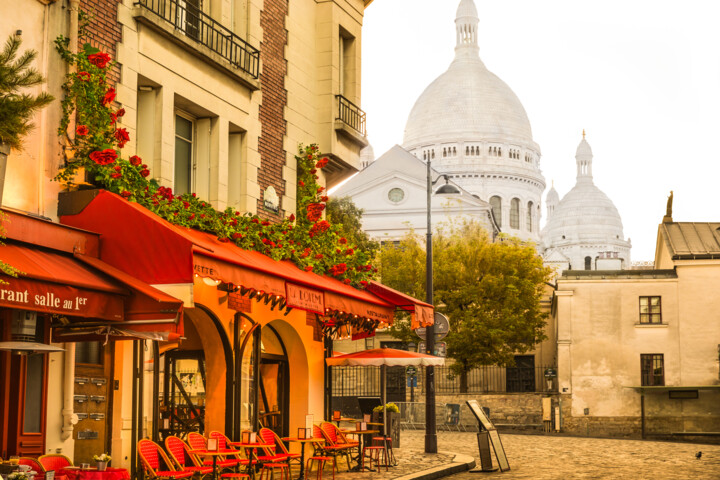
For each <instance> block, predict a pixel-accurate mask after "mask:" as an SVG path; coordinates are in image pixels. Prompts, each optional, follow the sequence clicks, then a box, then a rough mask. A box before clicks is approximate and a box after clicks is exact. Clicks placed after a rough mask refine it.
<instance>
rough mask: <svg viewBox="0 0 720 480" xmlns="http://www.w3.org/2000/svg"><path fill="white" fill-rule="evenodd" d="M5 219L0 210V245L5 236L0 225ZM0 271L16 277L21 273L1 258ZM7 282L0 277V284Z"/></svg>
mask: <svg viewBox="0 0 720 480" xmlns="http://www.w3.org/2000/svg"><path fill="white" fill-rule="evenodd" d="M4 220H5V214H4V213H2V212H0V246H2V245H5V244H4V243H3V242H2V239H4V238H5V229H4V228H3V226H2V223H3V221H4ZM0 273H4V274H5V275H10V276H11V277H17V276H18V273H22V272H21V271H20V270H18V269H17V268H15V267H13V266H12V265H9V264H7V263H5V262H3V261H2V260H0ZM6 283H7V282H5V281H3V279H2V278H0V285H4V284H6Z"/></svg>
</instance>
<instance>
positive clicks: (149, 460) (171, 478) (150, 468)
mask: <svg viewBox="0 0 720 480" xmlns="http://www.w3.org/2000/svg"><path fill="white" fill-rule="evenodd" d="M137 451H138V456H139V457H140V461H141V463H142V465H143V469H144V470H145V472H147V474H148V475H149V476H150V478H165V479H168V480H178V479H181V478H188V477H192V476H193V475H194V472H191V471H189V470H175V469H174V465H173V463H172V462H171V461H170V459H169V458H168V456H167V454H166V453H165V452H164V451H163V449H162V448H160V445H158V444H157V443H155V442H153V441H152V440H147V439H143V440H140V441H139V442H138V448H137ZM161 461H162V464H163V466H164V467H165V468H167V469H168V470H161Z"/></svg>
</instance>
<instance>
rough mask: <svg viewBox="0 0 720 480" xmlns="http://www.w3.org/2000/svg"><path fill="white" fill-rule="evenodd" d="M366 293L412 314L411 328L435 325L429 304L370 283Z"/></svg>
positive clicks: (431, 307)
mask: <svg viewBox="0 0 720 480" xmlns="http://www.w3.org/2000/svg"><path fill="white" fill-rule="evenodd" d="M367 289H368V291H370V292H372V293H373V294H375V295H377V296H378V297H380V298H382V299H383V300H386V301H388V302H390V303H391V304H393V305H395V307H397V308H400V309H402V310H405V311H407V312H410V313H411V314H412V321H411V327H412V328H413V330H414V329H416V328H418V327H427V326H428V325H432V324H433V323H435V319H434V314H433V312H434V307H433V306H432V305H430V304H429V303H425V302H421V301H420V300H417V299H415V298H413V297H411V296H410V295H406V294H404V293H402V292H399V291H397V290H394V289H392V288H390V287H388V286H386V285H383V284H382V283H378V282H370V284H369V285H368V287H367Z"/></svg>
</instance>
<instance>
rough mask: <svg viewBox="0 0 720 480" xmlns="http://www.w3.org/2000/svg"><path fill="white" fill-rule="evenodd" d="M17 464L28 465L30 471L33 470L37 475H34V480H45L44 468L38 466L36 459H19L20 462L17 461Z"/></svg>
mask: <svg viewBox="0 0 720 480" xmlns="http://www.w3.org/2000/svg"><path fill="white" fill-rule="evenodd" d="M18 464H20V465H29V466H30V468H31V469H32V470H35V471H36V472H37V474H36V475H35V480H43V479H44V478H45V468H44V467H43V466H42V465H40V462H38V461H37V459H35V458H30V457H20V460H18Z"/></svg>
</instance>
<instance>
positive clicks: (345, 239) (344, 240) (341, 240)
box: [338, 237, 347, 245]
mask: <svg viewBox="0 0 720 480" xmlns="http://www.w3.org/2000/svg"><path fill="white" fill-rule="evenodd" d="M338 243H339V244H341V245H345V244H346V243H347V238H345V237H340V238H339V239H338Z"/></svg>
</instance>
